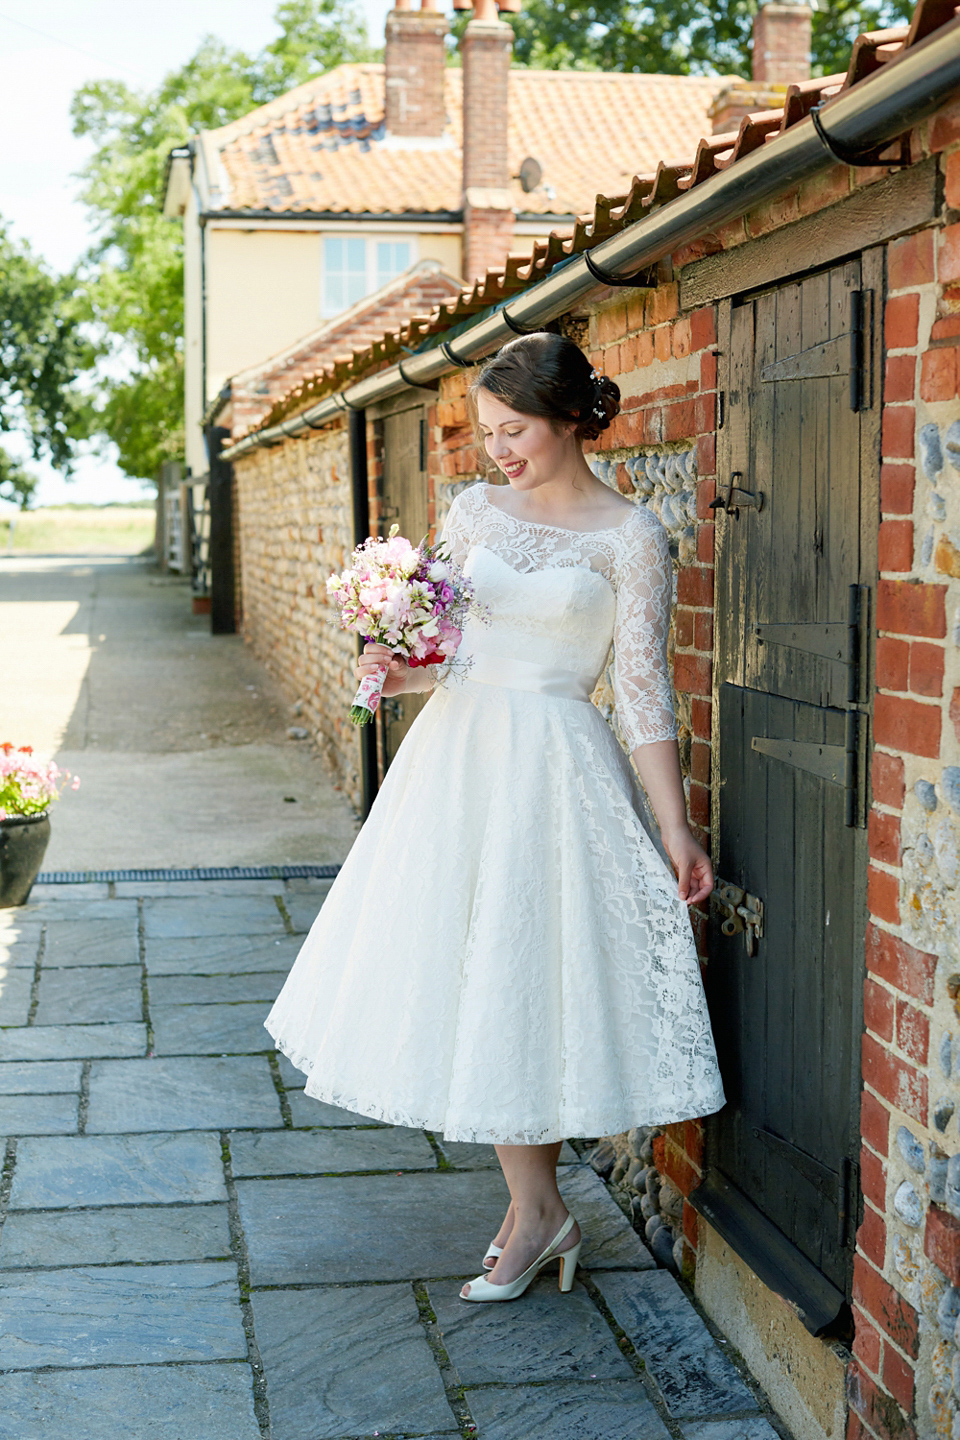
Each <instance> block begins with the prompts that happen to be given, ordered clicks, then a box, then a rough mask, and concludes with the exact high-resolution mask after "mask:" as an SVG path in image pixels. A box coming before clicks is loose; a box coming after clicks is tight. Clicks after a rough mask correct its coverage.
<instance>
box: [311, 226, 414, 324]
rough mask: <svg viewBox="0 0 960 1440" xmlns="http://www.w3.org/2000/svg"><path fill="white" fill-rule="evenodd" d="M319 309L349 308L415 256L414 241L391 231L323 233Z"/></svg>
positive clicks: (399, 272) (326, 311) (331, 311)
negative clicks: (390, 233) (377, 233)
mask: <svg viewBox="0 0 960 1440" xmlns="http://www.w3.org/2000/svg"><path fill="white" fill-rule="evenodd" d="M320 254H321V269H322V274H321V280H320V312H321V314H322V315H325V316H332V315H339V314H340V313H341V311H343V310H349V309H350V307H351V305H356V304H357V302H358V301H359V300H362V299H363V298H364V296H365V295H372V294H373V292H374V290H379V289H380V288H381V286H383V285H386V284H387V283H388V282H389V281H391V280H393V279H394V278H395V277H396V276H397V275H402V274H403V272H404V270H409V268H410V266H411V265H412V264H413V263H414V261H415V260H416V241H415V240H413V239H409V238H403V239H400V238H399V237H397V236H392V235H385V236H379V235H370V236H367V235H324V236H323V239H322V244H321V252H320Z"/></svg>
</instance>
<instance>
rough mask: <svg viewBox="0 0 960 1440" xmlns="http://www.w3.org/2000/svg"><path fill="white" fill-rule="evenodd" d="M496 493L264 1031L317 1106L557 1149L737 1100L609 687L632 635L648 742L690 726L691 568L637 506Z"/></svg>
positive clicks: (625, 718)
mask: <svg viewBox="0 0 960 1440" xmlns="http://www.w3.org/2000/svg"><path fill="white" fill-rule="evenodd" d="M494 496H495V491H494V490H493V487H489V486H487V485H484V484H478V485H475V486H472V487H471V488H470V489H468V490H467V491H465V492H464V493H463V494H461V495H460V496H458V497H457V499H456V500H455V501H454V503H453V505H452V507H451V510H450V513H449V516H448V519H447V522H446V525H445V526H444V537H445V538H446V540H447V541H448V542H449V545H450V547H451V552H452V554H453V556H454V558H455V559H456V560H457V561H458V562H460V563H461V564H464V565H465V568H466V570H467V573H468V574H469V575H470V576H471V577H472V579H473V581H474V583H475V585H476V591H477V596H478V598H479V599H480V600H481V601H482V602H484V604H485V605H486V606H487V608H488V611H489V619H488V621H487V623H479V622H470V623H469V624H468V626H467V627H466V629H465V631H464V639H463V644H462V646H461V649H460V652H459V655H458V660H457V662H456V663H457V667H458V668H459V667H460V665H461V662H462V661H463V660H464V659H465V658H466V657H468V656H469V657H470V664H469V668H468V669H467V671H466V676H465V677H463V676H461V677H457V676H456V675H451V676H450V677H449V678H447V679H446V680H444V681H442V682H441V683H440V684H439V685H438V687H437V688H436V689H435V690H434V692H433V694H432V696H431V697H430V699H429V700H428V702H427V704H426V705H425V706H424V708H423V710H422V712H421V713H420V715H418V717H417V719H416V721H415V722H414V724H413V725H412V727H411V729H410V731H409V733H408V734H407V736H406V738H405V739H404V741H403V744H402V745H401V747H400V750H399V752H398V754H397V756H396V759H395V760H394V762H393V764H392V765H391V767H390V770H389V771H388V773H387V776H386V780H385V782H384V784H383V786H382V788H381V790H380V793H379V795H378V797H377V800H376V803H375V805H374V806H373V809H372V811H371V813H370V816H369V818H368V820H367V821H366V823H365V825H364V826H363V828H362V830H361V832H360V834H359V836H358V838H357V840H356V841H355V843H354V845H353V848H352V850H351V851H350V854H349V856H348V857H347V860H346V862H345V864H344V866H343V868H342V870H341V871H340V874H339V875H338V877H337V879H336V881H335V882H334V884H333V886H332V888H331V890H330V893H329V895H328V896H327V899H326V900H325V902H324V905H323V908H322V910H321V911H320V914H319V915H318V917H317V919H316V922H315V923H314V926H313V928H312V930H311V931H310V934H309V935H308V936H307V938H306V940H305V941H304V944H303V948H302V949H301V951H300V954H299V956H298V957H297V960H296V963H295V964H294V967H293V969H292V970H291V972H290V975H289V978H288V979H287V982H286V984H285V985H284V987H283V990H282V991H281V993H280V995H279V997H278V999H277V1001H276V1004H275V1005H274V1007H273V1009H272V1010H271V1012H270V1014H269V1016H268V1017H267V1020H266V1022H265V1023H266V1027H267V1029H268V1030H269V1032H270V1034H271V1035H272V1036H273V1037H274V1038H275V1040H276V1043H277V1046H278V1048H279V1049H280V1050H282V1051H283V1052H284V1053H285V1054H286V1055H288V1056H289V1058H290V1059H291V1060H292V1061H293V1063H294V1065H296V1066H297V1067H298V1068H299V1069H301V1070H304V1071H306V1073H307V1081H306V1093H307V1094H308V1095H313V1096H316V1097H317V1098H318V1099H320V1100H326V1101H329V1102H330V1103H332V1104H334V1105H339V1106H344V1107H345V1108H346V1109H348V1110H353V1111H357V1112H359V1113H360V1114H361V1115H365V1116H370V1117H373V1118H376V1119H378V1120H386V1121H389V1122H391V1123H394V1124H398V1125H411V1126H415V1127H417V1128H422V1129H427V1130H433V1131H437V1132H439V1133H442V1134H443V1135H445V1136H446V1137H447V1138H448V1139H453V1140H476V1141H495V1142H502V1143H504V1144H542V1143H546V1142H548V1141H554V1140H561V1139H563V1138H565V1137H568V1136H597V1135H608V1134H612V1133H615V1132H617V1131H619V1130H624V1129H626V1128H628V1127H629V1126H632V1125H639V1124H653V1123H666V1122H668V1121H672V1120H680V1119H683V1118H686V1117H688V1116H698V1115H706V1114H710V1113H711V1112H713V1111H715V1110H718V1109H719V1108H720V1106H721V1105H722V1104H723V1103H724V1095H723V1088H722V1085H721V1081H720V1075H719V1071H718V1068H717V1059H716V1051H715V1049H714V1044H713V1037H712V1034H711V1030H710V1022H709V1017H708V1014H707V1009H706V1002H705V999H704V993H703V986H702V983H701V979H700V970H699V967H698V963H697V957H696V953H695V950H694V945H693V939H692V935H691V929H690V922H689V918H688V915H687V911H686V907H685V905H684V904H683V903H682V902H681V901H680V900H678V898H677V885H676V880H675V878H674V876H673V873H672V871H671V870H670V869H669V868H668V866H667V864H666V862H665V860H664V859H663V858H662V856H661V853H660V851H659V850H658V848H657V846H656V844H655V842H654V840H653V839H651V836H650V834H648V831H647V829H646V828H645V825H644V823H643V821H642V819H641V816H642V815H643V814H644V813H645V807H644V805H643V801H642V799H641V794H642V792H640V790H639V786H638V785H637V782H636V779H635V777H634V775H633V771H632V769H631V767H630V765H629V764H628V762H627V759H626V757H625V756H624V754H623V751H622V749H621V748H620V745H619V744H618V742H617V740H616V738H615V737H614V735H613V732H612V731H611V729H610V727H609V726H608V725H607V723H606V721H605V720H604V719H603V717H602V716H601V714H600V712H599V711H598V710H597V709H596V707H595V706H594V705H592V704H590V703H589V700H588V697H589V695H590V693H591V691H592V690H593V688H594V685H595V682H596V680H597V678H598V677H599V675H600V674H601V672H602V671H603V669H604V666H605V664H606V661H607V658H608V653H609V648H610V643H611V640H613V641H614V647H615V675H616V679H615V694H616V701H617V712H618V718H619V722H620V725H621V727H622V730H623V732H624V734H625V736H626V738H627V741H628V743H629V745H630V747H631V749H632V748H633V747H635V746H637V745H643V744H644V743H649V742H651V741H656V740H663V739H666V738H669V737H672V736H673V735H674V734H675V721H674V713H673V704H672V696H671V689H670V683H669V678H668V674H667V666H666V636H667V629H668V625H669V617H670V583H671V581H670V557H669V554H668V550H667V541H666V535H665V532H664V530H663V528H662V526H661V524H660V521H659V520H658V519H657V518H656V517H655V516H654V515H652V514H651V513H649V512H648V511H647V510H645V509H642V508H640V507H638V508H637V509H636V510H635V511H634V512H633V513H632V514H631V515H630V516H628V518H627V519H626V520H625V521H623V522H622V523H621V524H620V525H619V526H618V527H615V528H612V529H608V530H598V531H591V532H586V533H585V532H581V531H573V530H562V529H557V528H554V527H552V526H544V525H536V524H532V523H528V522H526V521H520V520H515V519H513V518H512V517H511V516H509V515H507V514H506V512H505V511H503V510H501V509H500V508H499V506H498V505H497V504H496V503H495V499H494V498H493V497H494Z"/></svg>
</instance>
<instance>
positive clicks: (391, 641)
mask: <svg viewBox="0 0 960 1440" xmlns="http://www.w3.org/2000/svg"><path fill="white" fill-rule="evenodd" d="M398 529H399V526H397V525H394V526H393V527H392V529H391V531H390V534H389V535H388V536H387V538H386V540H380V539H370V540H365V541H364V543H363V544H362V545H358V546H357V548H356V550H354V552H353V555H352V556H351V560H350V565H349V567H348V568H347V569H346V570H344V572H343V574H342V575H331V576H330V579H329V580H328V581H327V592H328V594H330V595H332V596H333V598H334V599H335V600H336V602H337V604H338V605H339V606H340V624H341V625H342V626H343V628H344V629H345V630H356V631H357V633H358V634H359V635H362V636H363V638H364V640H367V641H370V640H372V641H374V642H376V643H377V644H380V645H389V647H390V649H391V650H392V651H393V652H394V653H395V654H397V655H402V656H403V657H404V658H405V660H406V662H407V664H408V665H442V664H445V663H446V662H447V661H448V660H451V659H452V658H453V656H454V655H455V654H456V651H457V646H458V645H459V644H460V638H461V627H462V625H463V622H464V620H465V618H466V616H467V614H468V613H469V611H470V610H471V609H472V608H473V607H474V606H475V604H476V602H475V600H474V593H473V585H472V584H471V582H470V581H469V580H468V579H467V577H466V576H465V575H464V574H463V572H462V571H461V570H459V569H458V568H457V567H456V566H455V565H454V564H453V562H452V561H451V560H450V558H449V556H448V555H447V554H446V551H445V549H444V548H443V547H441V546H439V545H428V544H427V542H426V540H422V541H421V542H420V544H419V545H411V544H410V541H409V540H404V538H403V536H402V535H398V534H397V530H398ZM386 678H387V670H386V667H384V668H383V669H380V670H378V671H377V672H376V674H374V675H370V676H368V677H367V678H366V679H365V680H362V681H361V682H360V688H359V689H358V690H357V693H356V695H355V696H354V699H353V704H352V706H351V707H350V719H351V720H352V721H353V723H354V724H355V725H366V724H367V723H368V721H370V720H372V719H373V717H374V715H375V714H376V711H377V707H378V705H379V704H380V697H381V695H382V693H383V685H384V681H385V680H386Z"/></svg>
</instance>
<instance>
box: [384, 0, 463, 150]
mask: <svg viewBox="0 0 960 1440" xmlns="http://www.w3.org/2000/svg"><path fill="white" fill-rule="evenodd" d="M446 34H447V18H446V16H445V15H442V14H440V13H439V11H436V10H434V9H433V7H432V4H431V0H422V8H421V9H420V10H414V9H412V0H396V8H395V9H393V10H391V11H390V13H389V14H388V16H387V44H386V53H385V56H384V62H385V63H384V69H385V71H386V92H387V93H386V125H387V134H388V135H393V136H398V137H400V136H402V137H404V138H408V139H409V138H413V139H419V140H428V139H439V138H440V136H441V135H442V134H443V131H444V127H445V125H446V120H447V116H446V109H445V106H444V101H443V72H444V64H445V53H444V44H443V42H444V38H445V37H446Z"/></svg>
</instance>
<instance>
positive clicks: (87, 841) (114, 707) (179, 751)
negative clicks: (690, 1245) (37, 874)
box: [0, 555, 357, 870]
mask: <svg viewBox="0 0 960 1440" xmlns="http://www.w3.org/2000/svg"><path fill="white" fill-rule="evenodd" d="M0 633H2V634H3V636H4V653H3V674H2V683H0V740H10V741H12V742H13V743H14V744H16V745H33V746H34V748H35V749H36V750H37V751H38V752H40V753H41V754H43V755H45V756H55V757H56V759H57V761H58V762H59V763H60V764H61V765H65V766H66V767H67V768H68V769H70V770H71V771H73V772H74V773H75V774H79V775H80V777H81V788H80V789H79V790H78V791H77V792H76V793H73V792H67V794H65V795H64V797H63V799H62V800H61V802H60V803H59V805H58V806H57V807H56V808H55V810H54V812H53V816H52V823H53V836H52V839H51V842H50V848H49V850H48V851H47V856H46V859H45V861H44V869H45V870H100V869H114V868H124V867H127V868H154V867H191V866H197V865H203V866H207V865H271V864H290V863H320V864H324V863H330V862H333V863H336V862H338V861H340V860H342V859H343V857H344V855H345V854H346V852H347V850H348V849H349V847H350V845H351V843H352V841H353V838H354V835H355V834H356V828H357V825H356V817H355V815H354V813H353V811H352V809H351V807H350V806H349V805H348V803H347V801H346V800H345V799H344V797H343V796H342V794H340V793H339V792H338V791H337V790H335V789H334V787H333V785H332V784H331V782H330V780H329V779H328V777H327V775H326V774H325V772H324V768H323V765H322V763H321V761H320V758H319V756H318V755H317V752H316V750H315V749H314V748H313V746H312V744H311V743H310V742H309V741H303V740H299V741H297V740H292V739H290V738H289V737H288V735H287V730H288V727H289V726H291V725H296V724H297V723H298V722H297V717H296V716H295V715H294V714H293V712H292V709H291V702H292V701H293V700H295V699H296V697H292V696H284V695H282V694H281V693H280V691H279V690H278V688H277V686H276V685H275V683H274V682H273V681H272V679H271V678H270V676H269V675H268V674H267V673H266V671H265V670H264V669H263V667H262V666H261V665H260V664H259V662H258V661H257V660H255V659H254V658H253V656H252V655H251V654H250V653H249V651H248V650H247V648H246V646H245V645H244V643H243V641H242V639H241V638H240V637H239V636H233V635H230V636H213V635H211V634H210V620H209V616H199V615H198V616H195V615H193V614H191V606H190V589H189V585H188V583H187V582H186V581H181V580H180V579H179V578H178V577H172V576H162V575H160V574H158V573H157V571H156V569H155V567H154V566H153V563H152V562H151V561H147V560H143V559H139V558H134V557H124V556H121V557H113V556H95V557H94V556H91V557H83V556H75V555H74V556H16V555H15V556H13V557H8V558H0Z"/></svg>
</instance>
